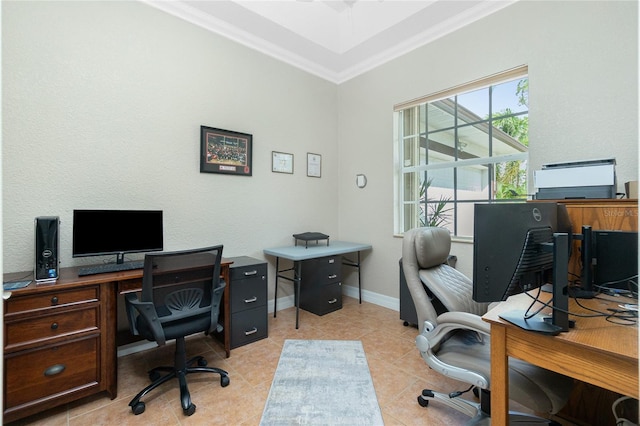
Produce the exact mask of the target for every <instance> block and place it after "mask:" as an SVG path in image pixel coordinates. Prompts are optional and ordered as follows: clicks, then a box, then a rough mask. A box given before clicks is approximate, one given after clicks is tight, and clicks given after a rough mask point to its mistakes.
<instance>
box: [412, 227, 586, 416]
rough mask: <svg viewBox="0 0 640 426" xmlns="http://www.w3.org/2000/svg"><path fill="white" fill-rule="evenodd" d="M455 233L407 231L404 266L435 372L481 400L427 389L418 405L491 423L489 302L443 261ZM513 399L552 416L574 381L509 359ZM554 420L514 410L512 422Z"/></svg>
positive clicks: (421, 342) (421, 339) (421, 344)
mask: <svg viewBox="0 0 640 426" xmlns="http://www.w3.org/2000/svg"><path fill="white" fill-rule="evenodd" d="M450 248H451V236H450V234H449V231H448V230H446V229H444V228H431V227H427V228H414V229H412V230H410V231H408V232H406V233H405V234H404V240H403V246H402V266H403V270H404V275H405V278H406V281H407V286H408V287H409V292H410V293H411V298H412V299H413V302H414V304H415V307H416V312H417V315H418V324H419V329H420V330H419V331H420V334H419V335H418V336H417V338H416V346H417V347H418V350H419V351H420V354H421V355H422V358H423V359H424V360H425V361H426V363H427V364H428V366H429V367H431V368H432V369H433V370H434V371H436V372H438V373H440V374H443V375H445V376H448V377H451V378H453V379H456V380H459V381H462V382H466V383H469V384H470V385H472V386H474V387H475V389H474V393H475V394H476V396H478V397H479V399H480V402H475V401H470V400H465V399H463V398H460V397H459V396H460V395H459V393H458V392H454V393H451V394H443V393H439V392H435V391H433V390H431V389H425V390H424V391H422V394H421V395H420V396H418V403H419V404H420V405H422V406H423V407H426V406H427V405H428V404H429V402H430V401H432V400H435V401H438V402H440V403H444V404H446V405H447V406H449V407H452V408H454V409H456V410H458V411H460V412H463V413H465V414H466V415H468V416H469V417H471V419H470V421H469V423H468V424H490V419H489V418H490V405H489V404H490V395H489V390H490V384H491V355H490V354H491V348H490V338H489V334H490V327H489V324H488V323H486V322H485V321H483V320H482V318H481V316H482V315H483V314H484V313H485V312H486V311H487V309H488V307H489V306H488V304H486V303H477V302H475V301H474V300H473V299H472V296H471V295H472V282H471V280H470V279H469V278H467V277H466V276H465V275H464V274H462V273H461V272H460V271H458V270H456V269H454V268H452V267H450V266H449V265H447V264H445V262H446V260H447V256H448V255H449V250H450ZM509 369H510V372H509V391H510V393H509V397H510V399H512V400H514V401H516V402H518V403H520V404H521V405H523V406H525V407H527V408H530V409H531V410H532V411H533V412H535V413H540V414H543V413H548V414H554V413H556V412H558V411H559V410H560V409H561V408H562V407H563V406H564V404H565V403H566V401H567V399H568V397H569V393H570V391H571V388H572V385H573V381H572V379H570V378H568V377H566V376H562V375H560V374H556V373H553V372H550V371H548V370H544V369H541V368H538V367H535V366H533V365H531V364H528V363H525V362H523V361H520V360H517V359H510V360H509ZM550 423H551V424H553V423H554V422H550V421H549V420H547V419H543V418H540V417H537V416H530V415H526V414H522V413H510V424H550Z"/></svg>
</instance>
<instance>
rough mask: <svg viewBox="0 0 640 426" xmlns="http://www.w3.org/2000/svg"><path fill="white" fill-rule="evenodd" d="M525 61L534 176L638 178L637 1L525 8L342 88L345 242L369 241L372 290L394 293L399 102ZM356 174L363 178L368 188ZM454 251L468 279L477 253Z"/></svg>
mask: <svg viewBox="0 0 640 426" xmlns="http://www.w3.org/2000/svg"><path fill="white" fill-rule="evenodd" d="M522 64H527V65H528V66H529V86H530V88H529V89H530V92H529V93H530V99H529V104H530V105H529V120H530V169H531V170H535V169H539V168H540V166H541V165H542V164H543V163H547V162H556V161H568V160H583V159H592V158H602V157H616V159H617V174H618V183H619V189H622V190H623V189H624V188H623V186H622V185H623V183H624V182H625V181H628V180H634V179H637V178H638V4H637V2H630V1H615V2H607V1H568V2H564V1H553V2H551V1H519V2H517V3H515V4H514V5H512V6H509V7H507V8H505V9H502V10H501V11H499V12H497V13H495V14H493V15H491V16H489V17H487V18H484V19H482V20H480V21H478V22H475V23H474V24H472V25H469V26H467V27H465V28H462V29H460V30H458V31H456V32H454V33H451V34H449V35H448V36H446V37H443V38H441V39H439V40H437V41H435V42H433V43H431V44H429V45H427V46H424V47H422V48H420V49H416V50H415V51H413V52H411V53H409V54H406V55H404V56H402V57H400V58H398V59H396V60H394V61H392V62H390V63H387V64H385V65H383V66H381V67H378V68H377V69H375V70H373V71H371V72H369V73H367V74H366V75H363V76H360V77H357V78H354V79H352V80H350V81H348V82H346V83H344V84H342V85H341V86H340V90H339V103H338V105H339V108H340V109H339V119H340V141H341V144H340V158H341V159H345V161H343V162H342V163H341V178H342V179H340V183H339V186H340V199H339V205H340V235H341V236H342V238H344V239H347V240H349V239H355V240H357V239H362V238H363V237H364V236H366V239H367V240H368V241H370V242H371V243H372V244H373V246H374V250H373V252H372V254H371V256H369V257H368V258H367V259H366V263H365V268H364V270H365V277H366V283H367V288H368V289H369V290H371V291H373V292H376V293H379V294H386V295H389V296H394V297H397V295H398V283H397V282H398V266H397V260H398V258H399V257H400V256H401V239H400V238H394V237H393V204H394V200H393V188H394V180H393V179H394V162H393V156H394V147H393V137H394V135H393V121H392V111H393V105H394V104H396V103H399V102H404V101H407V100H411V99H415V98H417V97H419V96H423V95H427V94H430V93H435V92H437V91H440V90H443V89H447V88H450V87H454V86H456V85H459V84H462V83H465V82H470V81H473V80H476V79H478V78H482V77H485V76H488V75H491V74H494V73H497V72H500V71H504V70H507V69H510V68H513V67H516V66H519V65H522ZM356 173H366V174H367V177H368V179H369V184H368V185H367V187H366V188H365V189H362V190H361V189H358V188H356V186H355V183H354V181H355V175H356ZM530 190H531V192H533V188H530ZM453 252H454V253H455V254H457V255H458V268H459V269H461V270H462V271H463V272H465V273H466V274H467V275H469V276H471V275H472V257H473V250H472V246H471V245H470V244H467V243H458V244H454V247H453Z"/></svg>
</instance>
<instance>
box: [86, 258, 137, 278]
mask: <svg viewBox="0 0 640 426" xmlns="http://www.w3.org/2000/svg"><path fill="white" fill-rule="evenodd" d="M142 268H144V260H136V261H131V262H123V263H105V264H103V265H91V266H83V267H81V268H78V276H80V277H81V276H83V275H96V274H108V273H109V272H121V271H130V270H132V269H142Z"/></svg>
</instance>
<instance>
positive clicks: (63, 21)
mask: <svg viewBox="0 0 640 426" xmlns="http://www.w3.org/2000/svg"><path fill="white" fill-rule="evenodd" d="M2 8H3V14H2V18H3V34H2V35H3V52H2V54H3V63H4V70H3V73H4V80H3V91H4V97H3V105H2V106H3V118H4V126H3V145H2V147H3V152H2V154H3V180H4V183H3V191H4V193H3V204H4V226H3V232H4V246H3V249H4V251H3V262H4V271H5V272H11V271H20V270H28V269H31V268H33V256H34V255H33V251H34V249H33V219H34V217H36V216H41V215H59V216H60V217H61V220H62V228H61V239H62V241H61V246H62V250H61V255H62V266H69V265H74V264H77V263H80V262H82V261H83V260H82V259H73V258H72V257H71V229H72V211H73V209H79V208H112V209H119V208H120V209H128V208H130V209H136V208H142V209H144V208H154V209H156V208H157V209H162V210H164V219H165V226H164V228H165V249H167V250H173V249H182V248H188V247H195V246H199V245H207V244H215V243H222V244H224V246H225V248H224V255H225V256H238V255H248V256H253V257H257V258H263V256H262V249H263V248H266V247H272V246H280V245H287V244H291V243H293V239H292V237H291V235H292V234H293V233H297V232H304V231H309V230H313V231H322V232H325V233H327V234H330V235H332V236H335V235H337V233H338V226H337V224H338V209H337V201H338V198H337V191H336V188H337V185H338V155H337V154H338V147H337V143H336V140H337V114H336V110H337V88H336V86H335V84H332V83H329V82H327V81H325V80H322V79H320V78H317V77H315V76H312V75H310V74H307V73H305V72H302V71H300V70H298V69H296V68H293V67H291V66H289V65H286V64H284V63H282V62H279V61H277V60H274V59H271V58H269V57H267V56H265V55H263V54H261V53H259V52H256V51H254V50H251V49H247V48H245V47H242V46H240V45H238V44H236V43H233V42H230V41H228V40H226V39H224V38H221V37H219V36H217V35H215V34H212V33H210V32H207V31H205V30H203V29H201V28H199V27H197V26H194V25H192V24H189V23H187V22H185V21H183V20H180V19H178V18H175V17H172V16H170V15H168V14H166V13H164V12H161V11H159V10H156V9H155V8H152V7H150V6H147V5H145V4H142V3H138V2H133V1H130V2H76V1H73V2H2ZM200 125H207V126H211V127H218V128H223V129H229V130H235V131H239V132H246V133H251V134H253V143H254V145H253V169H254V170H253V176H252V177H242V176H229V175H221V174H209V173H200V172H199V167H200V164H199V155H200ZM273 150H275V151H282V152H288V153H293V154H294V174H293V175H290V174H280V173H272V172H271V151H273ZM307 152H314V153H319V154H321V155H322V160H323V161H322V178H321V179H317V178H311V177H307V176H306V153H307ZM101 260H103V259H101V258H89V259H84V261H85V263H86V262H89V263H96V262H100V261H101ZM271 281H273V277H271ZM272 285H273V284H272ZM272 285H271V287H272ZM290 287H291V286H284V288H283V290H284V293H287V292H288V291H290Z"/></svg>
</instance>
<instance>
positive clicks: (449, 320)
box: [438, 312, 491, 336]
mask: <svg viewBox="0 0 640 426" xmlns="http://www.w3.org/2000/svg"><path fill="white" fill-rule="evenodd" d="M447 325H448V326H452V327H453V328H463V329H466V330H473V331H477V332H478V333H481V334H486V335H487V336H488V335H489V334H490V333H491V325H490V324H489V323H487V322H486V321H483V320H482V317H481V316H479V315H474V314H470V313H468V312H445V313H443V314H441V315H440V316H439V317H438V326H447ZM456 325H457V327H456Z"/></svg>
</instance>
